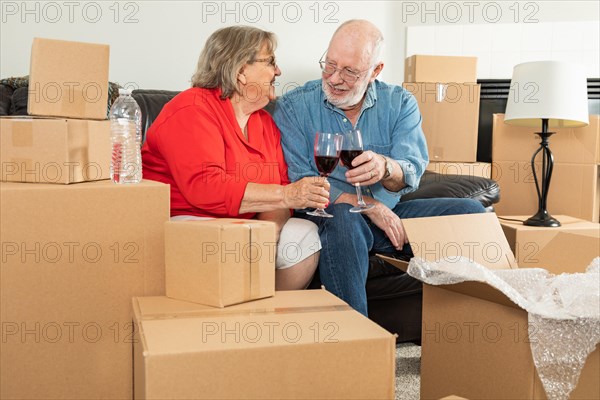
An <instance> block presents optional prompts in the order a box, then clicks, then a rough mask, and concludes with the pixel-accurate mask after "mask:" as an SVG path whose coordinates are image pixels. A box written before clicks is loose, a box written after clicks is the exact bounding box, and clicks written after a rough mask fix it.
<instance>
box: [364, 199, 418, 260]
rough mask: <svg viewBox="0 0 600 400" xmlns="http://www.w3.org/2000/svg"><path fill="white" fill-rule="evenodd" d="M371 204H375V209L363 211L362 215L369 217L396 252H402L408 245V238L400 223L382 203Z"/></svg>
mask: <svg viewBox="0 0 600 400" xmlns="http://www.w3.org/2000/svg"><path fill="white" fill-rule="evenodd" d="M373 204H375V207H373V208H371V209H370V210H367V211H364V212H363V214H365V215H366V216H367V217H369V219H370V220H371V221H372V222H373V223H374V224H375V225H377V227H378V228H379V229H381V230H382V231H383V232H384V233H385V234H386V236H387V237H388V238H389V239H390V242H392V245H393V246H394V247H395V248H396V250H402V247H403V246H404V245H405V244H406V243H408V237H407V236H406V232H404V226H403V225H402V221H401V220H400V218H399V217H398V216H397V215H396V214H395V213H394V212H393V211H392V210H390V209H389V208H388V207H387V206H386V205H384V204H383V203H380V202H378V201H375V202H373Z"/></svg>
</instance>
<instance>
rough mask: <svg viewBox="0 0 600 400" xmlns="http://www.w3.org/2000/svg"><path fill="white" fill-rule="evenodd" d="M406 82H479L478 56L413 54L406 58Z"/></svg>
mask: <svg viewBox="0 0 600 400" xmlns="http://www.w3.org/2000/svg"><path fill="white" fill-rule="evenodd" d="M404 82H440V83H448V82H458V83H464V82H470V83H475V82H477V57H454V56H423V55H413V56H411V57H407V58H406V60H404Z"/></svg>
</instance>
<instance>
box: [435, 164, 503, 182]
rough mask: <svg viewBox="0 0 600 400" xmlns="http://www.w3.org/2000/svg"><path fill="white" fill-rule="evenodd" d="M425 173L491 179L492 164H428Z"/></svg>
mask: <svg viewBox="0 0 600 400" xmlns="http://www.w3.org/2000/svg"><path fill="white" fill-rule="evenodd" d="M427 171H431V172H435V173H438V174H442V175H466V176H471V177H480V178H488V179H489V178H491V177H492V164H490V163H484V162H474V163H461V162H435V161H434V162H430V163H429V165H428V166H427Z"/></svg>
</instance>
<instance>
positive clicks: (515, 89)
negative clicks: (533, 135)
mask: <svg viewBox="0 0 600 400" xmlns="http://www.w3.org/2000/svg"><path fill="white" fill-rule="evenodd" d="M543 118H547V119H548V127H549V128H578V127H582V126H586V125H587V124H588V123H589V119H588V99H587V79H586V77H585V73H584V72H583V68H581V67H580V66H579V65H577V64H572V63H568V62H562V61H535V62H527V63H523V64H518V65H516V66H515V68H514V70H513V76H512V80H511V82H510V92H509V95H508V103H507V104H506V113H505V116H504V122H506V123H507V124H511V125H521V126H528V127H536V128H537V127H540V126H541V119H543Z"/></svg>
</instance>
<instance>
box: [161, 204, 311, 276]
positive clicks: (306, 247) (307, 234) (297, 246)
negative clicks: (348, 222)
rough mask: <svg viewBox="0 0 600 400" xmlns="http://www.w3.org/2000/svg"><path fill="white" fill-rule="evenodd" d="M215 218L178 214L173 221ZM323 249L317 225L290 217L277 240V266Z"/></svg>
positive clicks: (304, 257) (290, 264) (306, 256)
mask: <svg viewBox="0 0 600 400" xmlns="http://www.w3.org/2000/svg"><path fill="white" fill-rule="evenodd" d="M206 219H214V218H208V217H196V216H193V215H176V216H174V217H171V221H198V220H206ZM319 250H321V240H320V239H319V231H318V229H317V225H315V224H314V223H313V222H311V221H308V220H306V219H300V218H290V219H288V220H287V222H286V223H285V225H284V226H283V228H282V229H281V233H280V234H279V242H277V259H276V260H275V268H277V269H285V268H289V267H291V266H293V265H296V264H298V263H299V262H300V261H302V260H304V259H306V258H308V257H310V256H312V255H313V254H315V253H316V252H318V251H319Z"/></svg>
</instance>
